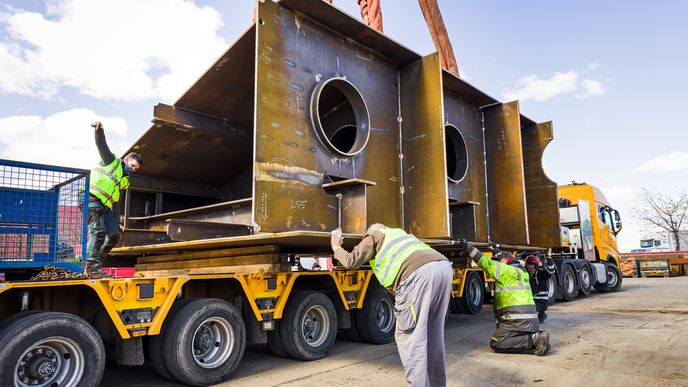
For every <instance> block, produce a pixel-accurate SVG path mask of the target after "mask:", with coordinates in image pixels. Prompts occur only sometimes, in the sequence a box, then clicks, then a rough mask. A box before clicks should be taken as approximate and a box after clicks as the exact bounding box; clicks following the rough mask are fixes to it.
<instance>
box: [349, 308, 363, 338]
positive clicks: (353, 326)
mask: <svg viewBox="0 0 688 387" xmlns="http://www.w3.org/2000/svg"><path fill="white" fill-rule="evenodd" d="M357 313H358V310H357V309H350V310H349V318H350V319H351V328H349V329H345V330H344V335H345V337H346V338H347V339H348V340H349V341H355V342H357V343H362V342H363V338H362V337H361V334H360V333H359V332H358V327H357V326H356V314H357Z"/></svg>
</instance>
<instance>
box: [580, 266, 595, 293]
mask: <svg viewBox="0 0 688 387" xmlns="http://www.w3.org/2000/svg"><path fill="white" fill-rule="evenodd" d="M578 283H580V288H579V289H578V295H579V296H583V297H587V296H588V295H589V294H590V292H591V291H592V270H591V269H590V266H589V265H587V264H585V265H583V266H582V267H581V269H580V273H578Z"/></svg>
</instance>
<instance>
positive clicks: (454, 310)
mask: <svg viewBox="0 0 688 387" xmlns="http://www.w3.org/2000/svg"><path fill="white" fill-rule="evenodd" d="M449 313H451V314H461V313H463V312H462V311H461V307H460V306H459V298H458V297H454V295H453V294H450V295H449Z"/></svg>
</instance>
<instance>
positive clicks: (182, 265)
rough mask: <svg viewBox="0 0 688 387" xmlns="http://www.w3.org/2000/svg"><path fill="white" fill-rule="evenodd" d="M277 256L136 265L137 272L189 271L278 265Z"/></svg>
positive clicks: (265, 255)
mask: <svg viewBox="0 0 688 387" xmlns="http://www.w3.org/2000/svg"><path fill="white" fill-rule="evenodd" d="M279 259H280V258H279V254H258V255H248V256H243V257H222V258H211V259H195V260H189V261H175V262H159V263H147V264H140V265H136V270H137V271H144V270H167V269H191V268H199V267H217V266H232V265H236V266H241V265H253V264H266V263H270V264H273V263H279V262H280V261H279Z"/></svg>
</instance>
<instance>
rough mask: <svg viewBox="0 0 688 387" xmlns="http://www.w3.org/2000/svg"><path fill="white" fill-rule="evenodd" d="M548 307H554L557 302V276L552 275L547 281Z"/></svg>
mask: <svg viewBox="0 0 688 387" xmlns="http://www.w3.org/2000/svg"><path fill="white" fill-rule="evenodd" d="M547 297H548V299H547V305H548V306H550V305H554V304H555V303H556V302H557V274H556V273H554V274H552V275H551V276H550V277H549V278H548V279H547Z"/></svg>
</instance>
